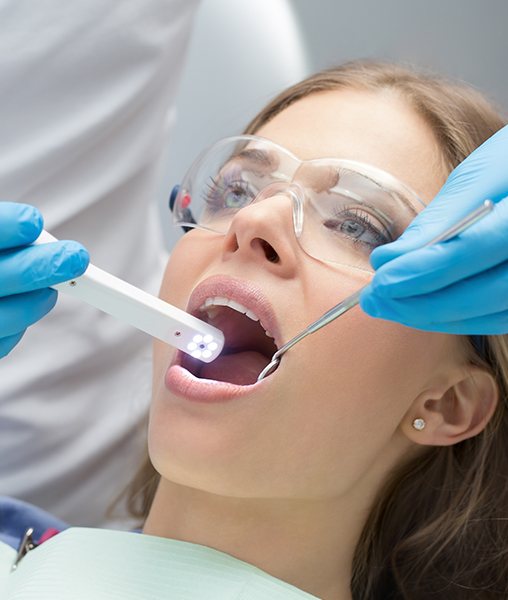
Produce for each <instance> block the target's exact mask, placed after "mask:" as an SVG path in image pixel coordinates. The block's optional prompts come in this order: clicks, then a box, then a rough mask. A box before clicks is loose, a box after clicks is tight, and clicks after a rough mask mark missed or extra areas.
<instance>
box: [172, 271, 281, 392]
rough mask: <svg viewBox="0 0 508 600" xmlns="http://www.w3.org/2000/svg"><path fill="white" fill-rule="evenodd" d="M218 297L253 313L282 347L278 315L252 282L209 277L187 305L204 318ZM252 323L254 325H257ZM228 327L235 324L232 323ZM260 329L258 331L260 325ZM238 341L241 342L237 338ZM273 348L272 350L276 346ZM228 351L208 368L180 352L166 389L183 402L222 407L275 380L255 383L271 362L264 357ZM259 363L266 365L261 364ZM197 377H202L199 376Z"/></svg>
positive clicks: (188, 308)
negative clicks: (206, 305) (208, 302)
mask: <svg viewBox="0 0 508 600" xmlns="http://www.w3.org/2000/svg"><path fill="white" fill-rule="evenodd" d="M217 297H221V298H228V299H230V300H233V301H235V302H237V303H238V304H241V305H242V307H244V308H246V309H248V310H249V311H251V312H252V313H254V315H255V316H256V317H259V321H260V323H261V324H262V326H263V328H265V329H266V330H267V331H269V332H270V333H271V334H272V335H273V338H274V340H273V341H274V342H275V343H276V344H277V345H278V344H281V339H282V338H281V334H280V328H279V323H278V321H277V318H276V317H275V312H274V310H273V308H272V306H271V304H270V303H269V301H268V300H267V298H266V297H265V295H264V294H263V292H262V291H261V290H260V289H259V288H258V287H257V286H256V285H255V284H253V283H251V282H245V281H242V280H240V279H235V278H233V277H228V276H224V275H216V276H213V277H210V278H208V279H206V280H204V281H203V282H201V283H200V284H199V285H198V286H197V287H196V288H195V289H194V291H193V292H192V294H191V297H190V298H189V302H188V304H187V311H188V312H189V313H191V314H193V315H195V316H198V317H201V318H202V317H203V312H202V307H203V305H204V303H205V301H206V299H207V298H217ZM229 310H231V309H229ZM233 313H234V315H236V316H237V317H238V316H239V315H240V313H237V312H235V311H233ZM232 318H233V317H230V319H232ZM242 318H243V319H246V320H247V321H249V319H248V317H247V316H243V315H242ZM250 323H252V324H253V325H254V321H250ZM224 325H226V323H224ZM227 325H228V326H229V325H232V323H231V322H229V323H227ZM257 327H258V328H259V324H257ZM263 335H264V333H263ZM236 337H237V338H238V335H237V336H236ZM264 339H265V341H266V342H268V340H269V338H267V337H266V336H265V337H264ZM270 344H271V345H272V346H273V342H270V343H269V345H270ZM225 350H226V352H225V354H221V356H220V357H219V358H217V359H216V360H215V361H213V362H212V363H210V364H209V365H205V366H203V364H201V363H200V361H197V360H195V359H192V358H191V357H189V356H188V355H185V354H183V353H182V352H178V353H177V354H176V356H175V359H174V360H173V362H172V365H170V367H169V368H168V370H167V372H166V377H165V384H166V387H167V388H168V389H169V390H170V391H171V392H173V393H174V394H176V395H177V396H179V397H181V398H185V399H188V400H193V401H198V402H206V403H216V402H219V403H222V402H227V401H230V400H233V399H235V398H242V397H245V396H250V395H251V394H253V393H255V391H256V390H259V389H264V387H265V386H266V385H269V380H270V379H271V378H272V377H274V376H275V374H274V375H271V376H270V377H268V378H266V379H264V380H263V381H260V382H256V379H257V375H259V372H261V370H262V368H264V366H266V364H268V361H269V360H270V358H269V357H268V358H267V357H265V358H262V355H261V354H257V353H256V352H249V351H248V349H242V348H239V349H238V350H234V349H232V350H230V352H232V353H228V351H227V349H225ZM273 351H275V349H274V350H273ZM271 354H272V351H271V350H270V355H271ZM260 360H262V362H263V364H260V362H259V361H260ZM196 363H199V364H197V365H196ZM256 365H258V366H257V367H256ZM249 370H250V371H252V373H254V371H256V370H257V371H256V373H255V374H254V375H252V373H251V375H248V371H249ZM198 373H200V375H197V374H198Z"/></svg>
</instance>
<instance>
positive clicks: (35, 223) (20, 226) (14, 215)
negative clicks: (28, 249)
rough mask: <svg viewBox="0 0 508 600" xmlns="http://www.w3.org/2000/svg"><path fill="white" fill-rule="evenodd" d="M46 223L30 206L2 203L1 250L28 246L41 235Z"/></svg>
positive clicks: (0, 207) (0, 209)
mask: <svg viewBox="0 0 508 600" xmlns="http://www.w3.org/2000/svg"><path fill="white" fill-rule="evenodd" d="M43 225H44V221H43V218H42V215H41V213H40V212H39V211H38V210H37V208H35V206H30V205H29V204H20V203H18V202H0V250H5V249H8V248H17V247H18V246H26V245H27V244H31V243H32V242H34V241H35V240H36V239H37V238H38V237H39V235H40V233H41V231H42V228H43Z"/></svg>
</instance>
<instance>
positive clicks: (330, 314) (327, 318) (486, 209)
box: [257, 200, 494, 381]
mask: <svg viewBox="0 0 508 600" xmlns="http://www.w3.org/2000/svg"><path fill="white" fill-rule="evenodd" d="M493 208H494V203H493V202H492V200H484V202H483V204H482V205H481V206H480V207H479V208H477V209H475V210H473V211H472V212H470V213H469V214H468V215H466V216H465V217H464V218H463V219H461V220H460V221H459V222H458V223H456V224H455V225H452V226H451V227H450V228H449V229H447V230H446V231H444V232H443V233H441V234H440V235H438V236H437V237H435V238H434V239H432V240H430V242H427V243H426V244H424V246H431V245H432V244H436V243H437V242H445V241H447V240H450V239H451V238H453V237H455V236H456V235H458V234H459V233H462V232H463V231H465V230H466V229H468V228H469V227H471V225H473V224H474V223H476V221H479V220H480V219H481V218H483V217H484V216H485V215H486V214H488V213H490V212H491V211H492V209H493ZM367 285H369V284H367ZM367 285H365V286H362V287H361V288H360V289H359V290H358V291H356V292H355V293H354V294H351V296H348V297H347V298H346V299H345V300H343V301H342V302H339V304H337V305H335V306H334V307H333V308H331V309H330V310H329V311H327V312H325V314H324V315H322V316H321V317H319V319H317V321H314V322H313V323H311V324H310V325H309V326H308V327H307V328H305V329H304V330H303V331H302V332H301V333H299V334H298V335H296V336H295V337H294V338H292V339H290V340H289V342H287V343H286V344H284V346H282V348H279V350H277V352H276V353H275V354H274V355H273V356H272V360H271V361H270V363H269V364H268V365H266V367H265V368H264V369H263V370H262V371H261V373H260V374H259V376H258V378H257V380H258V381H261V380H262V379H264V378H265V377H267V376H268V375H271V374H272V373H273V372H274V371H275V369H276V368H277V367H278V366H279V363H280V359H281V356H282V355H283V354H285V353H286V352H287V351H288V350H289V349H290V348H292V347H293V346H294V345H295V344H296V343H297V342H299V341H300V340H303V338H305V337H307V336H308V335H310V334H311V333H314V332H315V331H318V330H319V329H321V327H324V326H325V325H328V323H330V322H331V321H333V320H334V319H336V318H337V317H340V316H341V315H343V314H344V313H345V312H347V311H348V310H349V309H350V308H353V306H356V305H357V304H358V302H359V301H360V294H361V293H362V290H364V289H365V288H366V287H367Z"/></svg>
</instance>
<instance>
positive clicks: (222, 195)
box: [205, 177, 256, 211]
mask: <svg viewBox="0 0 508 600" xmlns="http://www.w3.org/2000/svg"><path fill="white" fill-rule="evenodd" d="M207 188H208V189H207V192H206V196H205V202H206V203H207V205H208V207H209V208H210V209H212V210H214V211H219V210H223V209H226V210H228V209H229V210H238V209H240V208H243V207H244V206H247V205H248V204H250V203H251V202H252V200H253V199H254V198H255V197H256V190H254V189H253V188H252V186H251V185H250V184H249V183H248V182H247V181H244V180H243V179H235V180H229V181H228V179H227V177H224V178H222V179H220V180H219V179H214V178H213V177H210V181H209V182H208V183H207Z"/></svg>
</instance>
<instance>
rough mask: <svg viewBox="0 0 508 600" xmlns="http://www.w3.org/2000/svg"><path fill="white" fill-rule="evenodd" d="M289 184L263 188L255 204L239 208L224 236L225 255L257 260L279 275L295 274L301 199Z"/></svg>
mask: <svg viewBox="0 0 508 600" xmlns="http://www.w3.org/2000/svg"><path fill="white" fill-rule="evenodd" d="M292 187H293V186H291V185H290V186H288V184H282V185H279V184H272V185H270V186H267V187H266V188H264V189H263V190H262V191H261V192H260V193H259V194H258V196H257V197H256V199H255V200H254V202H253V203H252V204H249V205H248V206H246V207H245V208H242V209H241V210H239V211H238V212H237V213H236V214H235V216H234V217H233V220H232V221H231V225H230V227H229V230H228V232H227V233H226V236H225V238H224V258H225V259H229V258H232V257H233V256H236V257H239V258H244V259H246V260H249V261H255V262H256V263H258V264H260V265H261V266H263V267H264V268H269V269H270V270H271V271H272V272H274V273H276V274H277V275H278V276H279V277H285V278H290V277H292V276H293V275H294V273H295V271H296V267H297V264H298V256H299V253H300V252H301V250H300V247H299V244H298V241H297V238H296V236H295V225H294V224H293V223H294V219H295V215H296V219H297V221H298V214H299V213H300V212H301V211H300V202H299V200H298V198H297V197H296V194H297V193H298V192H297V191H295V190H293V189H292Z"/></svg>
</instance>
